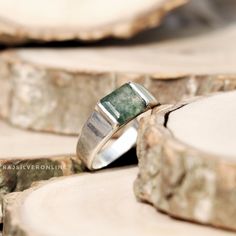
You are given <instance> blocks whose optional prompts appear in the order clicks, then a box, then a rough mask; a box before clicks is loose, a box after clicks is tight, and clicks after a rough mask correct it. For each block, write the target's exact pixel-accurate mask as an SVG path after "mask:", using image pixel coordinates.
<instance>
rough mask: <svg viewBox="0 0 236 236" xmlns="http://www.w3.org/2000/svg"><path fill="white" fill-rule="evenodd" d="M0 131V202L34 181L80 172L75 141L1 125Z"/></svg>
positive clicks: (80, 167)
mask: <svg viewBox="0 0 236 236" xmlns="http://www.w3.org/2000/svg"><path fill="white" fill-rule="evenodd" d="M0 130H1V135H0V143H1V144H2V146H1V150H0V201H1V200H2V198H3V196H4V195H5V194H7V193H10V192H14V191H22V190H24V189H26V188H29V187H30V186H31V184H32V183H33V182H35V181H39V180H47V179H50V178H52V177H58V176H64V175H72V174H75V173H79V172H82V171H83V170H84V167H83V165H82V164H81V161H80V160H79V159H78V158H77V157H76V155H75V154H74V151H75V146H76V138H72V137H65V136H61V137H60V136H55V135H50V134H40V133H34V132H30V131H23V130H18V129H15V128H12V127H10V126H8V125H6V124H4V123H3V122H0ZM0 205H1V204H0ZM0 207H1V206H0ZM0 218H1V214H0ZM0 221H1V219H0Z"/></svg>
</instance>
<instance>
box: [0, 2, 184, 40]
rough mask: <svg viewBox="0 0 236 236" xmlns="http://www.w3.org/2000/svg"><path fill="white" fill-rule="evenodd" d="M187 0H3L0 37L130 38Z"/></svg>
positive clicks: (54, 38)
mask: <svg viewBox="0 0 236 236" xmlns="http://www.w3.org/2000/svg"><path fill="white" fill-rule="evenodd" d="M184 3H186V0H146V1H142V0H130V1H128V2H127V1H125V0H120V1H116V0H113V1H111V0H102V1H101V0H100V1H92V0H87V1H81V0H80V1H78V0H71V1H70V2H68V1H66V0H53V1H47V0H42V1H40V2H39V1H35V0H30V1H27V3H25V4H22V3H20V2H19V1H16V0H9V1H1V2H0V19H1V20H0V41H1V42H3V43H6V44H9V43H11V44H12V43H21V42H26V41H29V40H37V41H62V40H72V39H79V40H85V41H91V40H98V39H102V38H105V37H110V36H113V37H118V38H128V37H131V36H132V35H134V34H136V33H137V32H139V31H142V30H144V29H148V28H151V27H154V26H157V25H159V24H160V22H161V20H162V18H163V17H164V15H166V14H167V13H168V12H169V11H171V10H172V9H173V8H176V7H178V6H180V5H182V4H184Z"/></svg>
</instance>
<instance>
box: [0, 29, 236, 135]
mask: <svg viewBox="0 0 236 236" xmlns="http://www.w3.org/2000/svg"><path fill="white" fill-rule="evenodd" d="M155 37H156V38H152V37H151V38H152V39H154V41H149V42H146V43H145V42H144V41H143V40H141V41H142V42H143V43H141V42H140V43H139V44H135V45H133V46H131V45H129V46H124V45H123V46H111V45H110V46H104V47H99V46H98V47H91V48H90V47H87V48H79V49H78V48H77V49H75V48H73V49H18V50H12V51H7V52H4V53H2V54H1V55H0V87H1V88H2V90H1V91H2V92H1V101H0V115H1V116H2V117H3V118H5V119H6V120H8V121H9V122H10V123H12V124H14V125H17V126H19V127H22V128H28V129H34V130H39V131H47V132H56V133H62V134H76V135H77V134H78V131H79V130H80V128H81V126H82V124H83V123H84V122H85V120H86V119H87V117H88V115H89V114H90V112H91V111H92V110H93V108H94V106H95V104H96V102H97V101H98V100H99V99H100V98H101V97H103V96H104V95H105V94H107V93H108V92H110V91H111V90H113V89H115V88H116V87H117V86H120V85H121V84H122V83H124V82H127V81H131V80H135V81H136V82H139V83H141V84H143V85H144V86H145V87H147V89H149V90H150V91H151V92H152V93H153V94H154V95H155V96H156V97H157V99H158V100H159V101H160V102H161V103H172V102H176V101H179V100H181V99H183V98H186V97H191V96H194V95H202V94H207V93H209V92H214V91H222V90H231V89H235V87H236V80H235V78H236V61H235V58H236V47H235V44H234V42H233V40H232V39H233V38H235V37H236V24H232V25H230V26H227V27H222V28H221V29H218V30H216V31H210V32H207V33H204V34H198V35H192V37H187V38H179V39H176V40H169V41H162V42H161V41H160V40H159V39H158V36H157V35H156V36H155Z"/></svg>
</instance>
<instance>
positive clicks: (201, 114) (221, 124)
mask: <svg viewBox="0 0 236 236" xmlns="http://www.w3.org/2000/svg"><path fill="white" fill-rule="evenodd" d="M235 111H236V92H227V93H220V94H216V95H214V96H209V97H205V98H199V99H197V100H195V101H190V102H186V103H182V104H179V105H176V106H166V107H165V106H163V107H160V108H157V109H156V110H155V111H154V112H153V114H152V116H151V117H149V118H145V119H144V120H143V122H142V124H141V127H140V130H139V138H138V144H137V148H138V157H139V160H140V164H139V167H140V172H139V177H138V178H137V180H136V185H135V192H136V195H137V196H138V198H139V199H141V200H144V201H147V202H149V203H151V204H153V205H154V206H155V207H156V208H157V209H159V210H161V211H164V212H166V213H168V214H169V215H172V216H175V217H178V218H182V219H186V220H190V221H196V222H199V223H203V224H210V225H213V226H217V227H222V228H227V229H230V230H234V231H236V227H235V225H236V221H235V219H236V207H235V204H234V203H235V201H236V192H235V189H236V182H235V179H236V151H235V140H236V123H235V119H234V118H235V116H236V113H235Z"/></svg>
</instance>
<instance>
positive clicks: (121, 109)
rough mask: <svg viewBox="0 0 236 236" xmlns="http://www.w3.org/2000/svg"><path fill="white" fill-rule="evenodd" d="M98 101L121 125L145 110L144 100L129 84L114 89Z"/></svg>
mask: <svg viewBox="0 0 236 236" xmlns="http://www.w3.org/2000/svg"><path fill="white" fill-rule="evenodd" d="M100 102H101V104H102V105H103V106H104V107H105V108H106V110H107V111H109V113H110V114H112V116H113V117H114V118H115V119H116V120H117V121H118V122H119V124H120V125H123V124H124V123H126V122H128V121H129V120H131V119H133V118H134V117H136V116H137V115H139V114H140V113H143V112H144V111H145V110H146V103H145V101H144V100H143V99H142V98H141V97H140V96H139V95H138V94H137V93H136V92H135V91H134V90H133V89H132V87H131V86H130V85H129V84H125V85H123V86H121V87H120V88H118V89H116V90H115V91H114V92H112V93H110V94H109V95H107V96H106V97H104V98H103V99H101V101H100Z"/></svg>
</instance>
